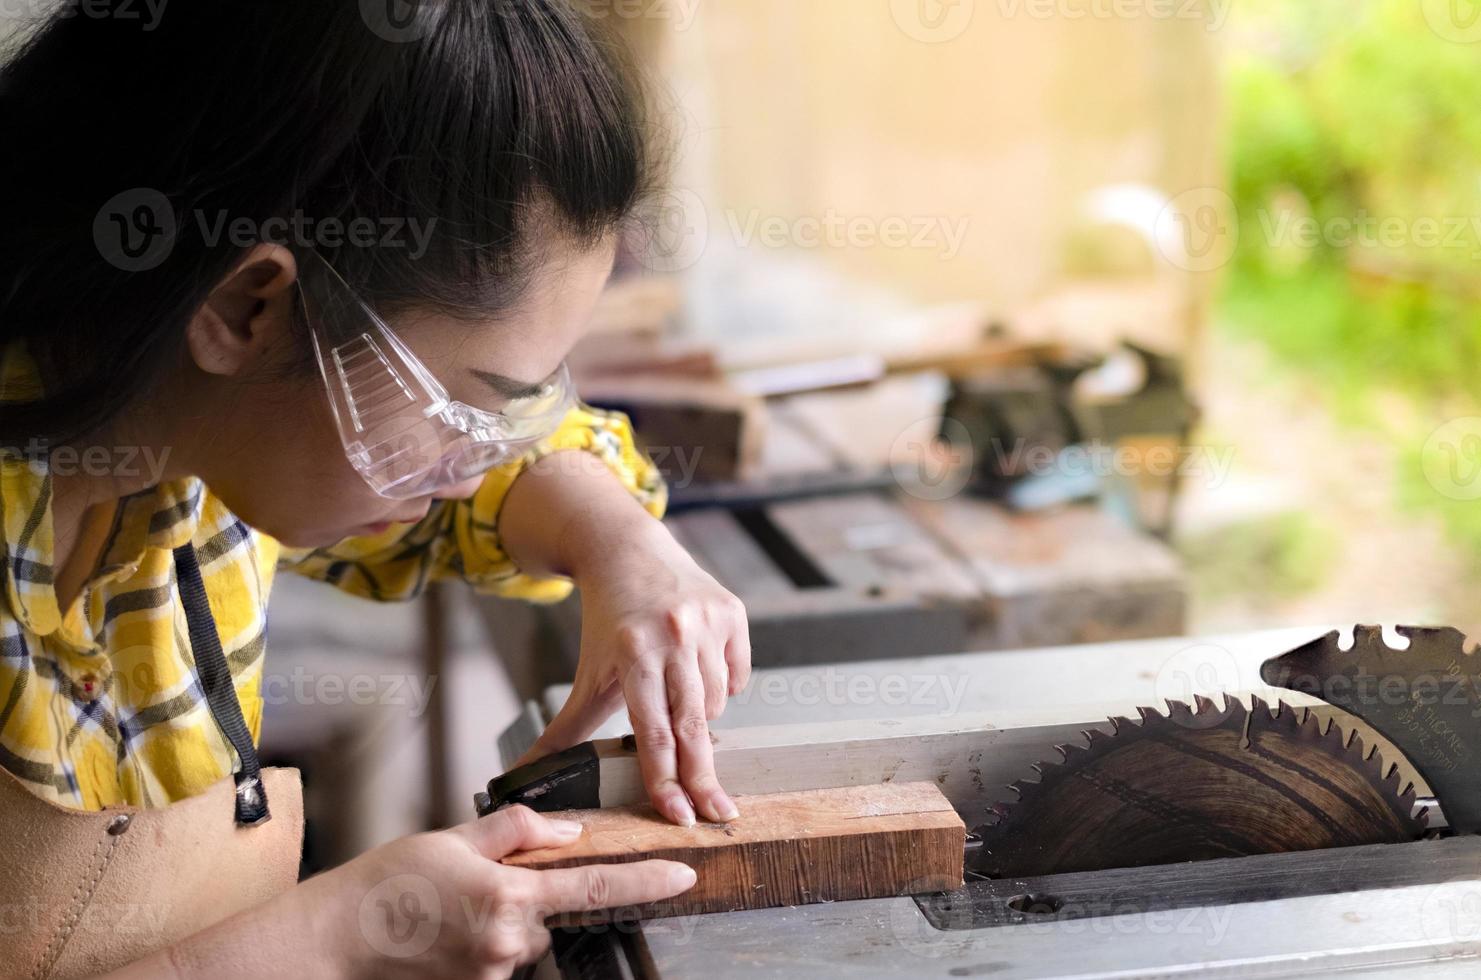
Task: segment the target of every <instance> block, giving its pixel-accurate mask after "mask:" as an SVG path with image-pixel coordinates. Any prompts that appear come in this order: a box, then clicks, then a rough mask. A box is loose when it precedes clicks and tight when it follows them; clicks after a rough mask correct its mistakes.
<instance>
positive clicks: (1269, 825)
mask: <svg viewBox="0 0 1481 980" xmlns="http://www.w3.org/2000/svg"><path fill="white" fill-rule="evenodd" d="M1139 712H1140V714H1141V719H1142V720H1141V721H1140V722H1139V723H1138V722H1133V721H1130V720H1128V719H1124V718H1113V719H1111V726H1112V729H1113V732H1112V733H1107V732H1103V731H1098V730H1093V731H1088V732H1086V733H1085V735H1086V744H1085V745H1083V746H1082V745H1067V746H1059V747H1058V749H1059V752H1060V754H1061V755H1062V756H1063V761H1062V762H1060V763H1054V764H1044V765H1040V766H1035V767H1034V769H1035V770H1036V771H1037V772H1038V773H1039V775H1040V778H1039V780H1038V781H1021V782H1018V783H1014V784H1013V785H1012V786H1011V787H1009V788H1010V789H1012V790H1013V791H1015V792H1016V793H1017V794H1018V797H1019V798H1018V800H1017V802H1013V803H1004V804H999V805H998V806H996V807H994V811H995V817H996V819H995V822H993V823H990V824H989V825H988V826H986V827H982V828H979V829H978V831H977V834H978V836H979V837H980V838H981V840H982V846H981V848H980V849H979V851H978V854H977V857H976V860H975V862H974V870H976V871H977V872H978V873H980V874H983V875H986V876H988V877H992V878H1024V877H1037V876H1041V875H1049V874H1063V873H1068V872H1077V871H1100V870H1105V869H1107V868H1132V867H1144V866H1147V865H1154V864H1173V863H1178V862H1183V861H1201V860H1209V859H1213V858H1225V857H1241V856H1245V855H1250V854H1274V853H1282V852H1287V851H1309V850H1318V849H1322V848H1329V847H1350V846H1357V845H1362V844H1378V843H1390V842H1398V841H1406V840H1414V839H1416V838H1418V837H1420V836H1422V835H1423V833H1424V818H1423V815H1422V814H1421V815H1420V816H1418V817H1416V816H1415V815H1414V789H1413V787H1412V786H1401V785H1400V780H1399V774H1398V770H1397V767H1393V766H1390V767H1388V768H1387V769H1385V768H1384V767H1383V764H1382V761H1381V760H1380V759H1379V757H1378V756H1377V754H1376V753H1375V752H1371V751H1365V748H1364V746H1363V744H1362V740H1361V738H1359V737H1358V736H1357V735H1356V734H1353V735H1352V736H1351V737H1350V738H1345V737H1344V736H1343V734H1342V732H1341V731H1340V729H1339V728H1338V726H1337V725H1336V724H1331V725H1330V726H1328V727H1327V728H1326V730H1325V731H1324V730H1323V727H1322V724H1321V721H1320V719H1318V718H1317V717H1316V716H1314V715H1312V714H1310V713H1309V712H1307V711H1306V710H1305V709H1296V708H1292V707H1290V706H1289V705H1286V704H1284V703H1280V704H1277V705H1276V707H1275V709H1274V710H1271V709H1270V708H1269V707H1268V706H1267V705H1266V704H1265V703H1264V702H1263V701H1261V700H1260V699H1258V698H1256V699H1255V700H1254V708H1253V710H1246V709H1245V707H1244V705H1243V704H1241V703H1240V702H1239V701H1235V700H1231V699H1228V698H1226V699H1225V701H1224V705H1223V706H1222V707H1219V706H1216V705H1215V704H1214V703H1213V702H1211V701H1208V700H1207V699H1204V698H1199V699H1198V702H1197V704H1196V705H1195V706H1193V707H1190V706H1189V705H1186V704H1182V703H1180V702H1173V703H1171V704H1170V705H1169V712H1168V713H1167V714H1166V715H1163V714H1160V713H1159V712H1157V711H1155V710H1153V709H1150V708H1143V709H1139Z"/></svg>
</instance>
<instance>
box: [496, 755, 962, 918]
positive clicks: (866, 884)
mask: <svg viewBox="0 0 1481 980" xmlns="http://www.w3.org/2000/svg"><path fill="white" fill-rule="evenodd" d="M735 802H736V806H737V807H738V808H739V809H740V812H741V815H740V817H739V818H737V819H736V820H734V821H732V822H731V823H728V824H712V823H701V824H696V825H695V826H693V827H687V828H686V827H676V826H674V825H672V824H669V823H667V822H665V821H664V820H663V819H662V818H660V817H659V816H658V815H657V814H656V813H655V812H654V811H653V809H652V807H650V806H647V805H642V806H625V807H613V808H610V809H603V810H574V811H571V812H568V813H562V814H560V815H559V816H560V817H561V818H563V819H568V820H575V821H578V822H580V823H581V824H582V826H583V828H584V829H583V832H582V834H581V837H580V839H578V840H577V841H576V842H575V843H572V844H568V845H566V846H565V847H559V848H546V849H543V850H538V851H528V852H525V853H523V854H515V855H511V856H510V857H507V858H505V859H504V863H505V864H509V865H516V866H519V867H524V868H533V869H536V870H546V869H551V868H572V867H579V866H582V865H588V864H612V863H623V862H631V861H643V860H647V859H649V858H663V859H666V860H671V861H682V862H684V863H685V864H688V865H689V866H691V867H692V868H694V870H695V872H696V873H697V874H698V877H699V881H698V882H697V883H696V884H695V886H694V887H693V888H691V889H690V890H689V891H688V892H685V893H684V894H683V895H679V896H676V897H675V898H672V899H669V900H666V901H663V902H657V903H653V904H650V905H644V906H641V907H639V908H635V909H617V910H606V911H604V912H596V913H588V914H585V915H579V916H567V917H564V918H562V919H560V920H559V922H558V924H561V925H577V924H579V925H592V924H598V923H603V922H610V921H613V920H614V919H652V918H662V917H665V916H674V915H693V914H698V913H706V912H736V911H740V910H742V909H763V908H776V907H780V906H787V905H809V904H813V903H817V902H842V901H852V900H855V899H863V898H888V897H893V896H897V895H914V894H921V893H926V892H943V891H951V890H953V889H956V888H960V887H961V885H962V857H963V845H964V842H965V839H966V828H965V826H964V824H963V823H962V819H961V817H959V816H958V815H957V813H956V811H955V810H953V809H952V807H951V804H950V803H949V802H948V801H947V799H946V797H945V796H944V795H942V793H941V790H940V789H939V788H938V787H937V786H936V785H935V784H934V783H898V784H897V783H885V784H881V785H871V786H845V787H842V788H839V789H822V790H807V791H804V792H795V793H775V794H770V795H766V796H739V797H736V800H735Z"/></svg>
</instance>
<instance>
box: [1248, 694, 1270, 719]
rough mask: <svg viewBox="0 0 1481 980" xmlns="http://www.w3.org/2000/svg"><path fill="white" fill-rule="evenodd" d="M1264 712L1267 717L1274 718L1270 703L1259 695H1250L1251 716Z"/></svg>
mask: <svg viewBox="0 0 1481 980" xmlns="http://www.w3.org/2000/svg"><path fill="white" fill-rule="evenodd" d="M1262 712H1263V713H1264V715H1265V717H1267V718H1269V717H1272V715H1271V712H1270V702H1268V701H1266V700H1265V699H1264V698H1262V697H1260V695H1258V694H1252V695H1250V714H1252V715H1259V714H1261V713H1262Z"/></svg>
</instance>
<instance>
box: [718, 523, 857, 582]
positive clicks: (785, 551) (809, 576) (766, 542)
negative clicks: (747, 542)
mask: <svg viewBox="0 0 1481 980" xmlns="http://www.w3.org/2000/svg"><path fill="white" fill-rule="evenodd" d="M735 520H736V523H738V524H739V525H740V526H741V527H743V528H745V529H746V532H747V533H748V534H750V535H751V537H752V539H754V540H755V542H756V543H757V544H758V545H760V546H761V550H762V551H764V552H766V556H767V557H768V558H770V559H771V560H772V562H774V563H775V564H776V567H777V568H779V569H781V570H782V572H783V573H784V574H785V575H786V576H787V577H788V578H789V579H791V580H792V584H793V585H795V586H797V588H799V589H828V588H832V587H833V586H834V585H835V584H837V583H835V582H834V581H833V580H832V579H830V578H829V577H828V576H827V574H826V573H825V572H824V571H823V570H822V569H821V568H819V567H818V565H817V563H816V562H814V561H813V560H812V559H811V558H809V557H808V555H807V553H806V552H804V551H803V550H802V549H801V548H799V547H798V546H797V543H796V542H795V541H793V540H792V539H791V538H790V537H788V536H787V535H786V534H785V533H784V532H783V531H782V529H781V528H780V527H778V526H777V523H776V521H774V520H772V517H771V515H770V514H768V513H767V512H766V511H765V510H761V509H759V508H758V509H756V510H738V511H736V512H735Z"/></svg>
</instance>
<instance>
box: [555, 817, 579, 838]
mask: <svg viewBox="0 0 1481 980" xmlns="http://www.w3.org/2000/svg"><path fill="white" fill-rule="evenodd" d="M550 829H551V830H553V831H555V832H556V833H557V834H560V835H561V836H562V837H577V836H579V835H580V834H581V824H579V823H577V822H576V821H574V820H552V821H550Z"/></svg>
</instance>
